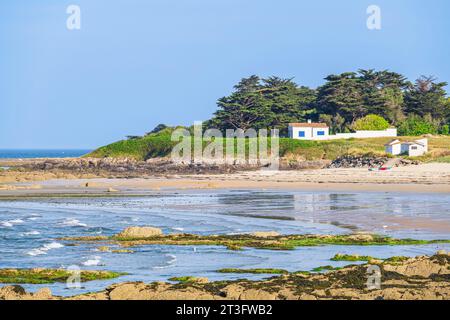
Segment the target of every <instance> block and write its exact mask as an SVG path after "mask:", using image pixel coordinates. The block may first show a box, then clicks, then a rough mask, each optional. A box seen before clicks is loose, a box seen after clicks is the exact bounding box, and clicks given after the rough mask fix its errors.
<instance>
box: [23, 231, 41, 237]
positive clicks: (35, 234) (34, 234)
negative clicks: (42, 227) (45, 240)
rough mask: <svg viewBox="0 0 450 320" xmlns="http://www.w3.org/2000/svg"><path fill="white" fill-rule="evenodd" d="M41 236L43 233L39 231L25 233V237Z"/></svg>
mask: <svg viewBox="0 0 450 320" xmlns="http://www.w3.org/2000/svg"><path fill="white" fill-rule="evenodd" d="M40 234H41V233H40V232H39V231H36V230H33V231H29V232H24V233H23V235H24V236H37V235H40Z"/></svg>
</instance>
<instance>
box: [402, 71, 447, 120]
mask: <svg viewBox="0 0 450 320" xmlns="http://www.w3.org/2000/svg"><path fill="white" fill-rule="evenodd" d="M446 85H447V83H446V82H436V78H434V77H432V76H429V77H426V76H421V77H420V78H419V79H417V80H416V82H415V84H414V85H410V87H409V90H408V91H407V92H406V95H405V104H406V112H407V113H409V114H415V115H418V116H421V117H423V116H425V115H427V114H429V115H431V117H432V118H433V119H437V120H439V121H442V122H445V118H446V117H447V116H448V115H447V113H448V107H447V102H446V92H445V89H444V87H445V86H446Z"/></svg>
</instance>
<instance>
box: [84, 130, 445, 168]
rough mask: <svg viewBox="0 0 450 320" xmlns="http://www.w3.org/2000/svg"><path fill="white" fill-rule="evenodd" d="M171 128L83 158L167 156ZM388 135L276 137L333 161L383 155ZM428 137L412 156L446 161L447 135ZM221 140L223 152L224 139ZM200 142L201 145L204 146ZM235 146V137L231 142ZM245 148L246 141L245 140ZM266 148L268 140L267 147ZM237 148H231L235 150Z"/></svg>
mask: <svg viewBox="0 0 450 320" xmlns="http://www.w3.org/2000/svg"><path fill="white" fill-rule="evenodd" d="M173 130H174V129H173V128H166V129H163V130H161V131H160V132H157V133H152V134H149V135H146V136H144V137H136V138H133V139H128V140H121V141H118V142H115V143H112V144H109V145H107V146H104V147H100V148H98V149H96V150H94V151H93V152H91V153H90V154H88V155H86V156H85V157H93V158H105V157H112V158H131V159H135V160H147V159H150V158H156V157H166V156H170V153H171V151H172V148H173V147H174V146H175V145H176V144H177V143H178V142H176V141H171V134H172V132H173ZM418 138H419V137H399V139H402V140H416V139H418ZM391 139H392V138H367V139H348V140H330V141H301V140H295V139H289V138H280V156H281V157H286V158H293V159H296V160H334V159H336V158H338V157H340V156H343V155H348V154H351V155H366V154H373V155H385V152H384V144H385V143H387V142H388V141H390V140H391ZM428 139H429V149H430V150H429V151H430V152H429V153H428V154H427V155H425V156H422V157H418V158H416V159H418V160H422V161H439V162H450V136H434V137H430V138H428ZM223 140H224V153H226V142H225V139H223ZM208 143H209V142H208V141H203V146H204V147H205V146H206V145H208ZM234 143H235V146H236V143H237V142H236V139H235V141H234ZM245 144H246V148H248V144H249V141H248V139H246V143H245ZM268 148H269V149H270V140H269V146H268ZM236 149H237V148H236V147H235V150H236Z"/></svg>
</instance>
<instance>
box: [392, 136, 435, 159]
mask: <svg viewBox="0 0 450 320" xmlns="http://www.w3.org/2000/svg"><path fill="white" fill-rule="evenodd" d="M384 146H385V150H386V153H390V154H392V155H400V154H405V155H408V156H410V157H418V156H421V155H423V154H425V153H427V152H428V139H420V140H416V141H404V142H401V141H400V140H398V139H395V140H392V141H390V142H389V143H387V144H385V145H384Z"/></svg>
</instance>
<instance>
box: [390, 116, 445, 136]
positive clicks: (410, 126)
mask: <svg viewBox="0 0 450 320" xmlns="http://www.w3.org/2000/svg"><path fill="white" fill-rule="evenodd" d="M398 133H399V135H401V136H420V135H422V134H428V133H431V134H435V133H437V129H436V126H435V125H434V124H433V123H431V122H429V121H427V120H425V119H423V118H421V117H418V116H410V117H408V119H406V120H405V121H403V122H402V124H401V125H400V127H399V128H398Z"/></svg>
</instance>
